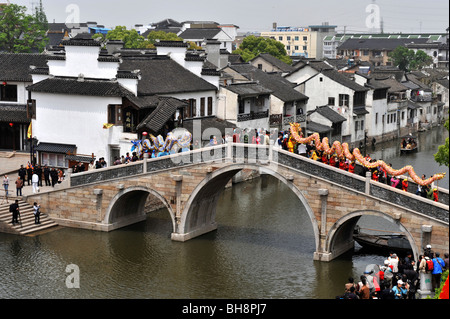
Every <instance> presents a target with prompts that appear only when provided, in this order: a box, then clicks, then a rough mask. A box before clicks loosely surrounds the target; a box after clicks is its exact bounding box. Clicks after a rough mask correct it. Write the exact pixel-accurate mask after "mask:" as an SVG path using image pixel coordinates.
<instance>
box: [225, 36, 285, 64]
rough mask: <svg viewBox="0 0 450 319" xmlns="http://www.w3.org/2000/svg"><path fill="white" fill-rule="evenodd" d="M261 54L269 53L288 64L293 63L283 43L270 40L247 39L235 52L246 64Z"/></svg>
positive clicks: (252, 37) (253, 37) (260, 38)
mask: <svg viewBox="0 0 450 319" xmlns="http://www.w3.org/2000/svg"><path fill="white" fill-rule="evenodd" d="M260 53H269V54H270V55H272V56H274V57H276V58H278V59H280V60H281V61H283V62H285V63H287V64H291V63H292V60H291V58H290V57H289V56H288V55H287V53H286V49H285V48H284V45H283V43H281V42H279V41H276V40H274V39H270V38H263V37H255V36H254V35H251V36H248V37H245V38H244V41H242V44H241V45H240V46H239V49H237V50H234V51H233V54H239V55H240V56H241V57H242V59H243V60H244V61H246V62H247V61H250V60H251V59H253V58H255V57H257V56H258V55H259V54H260Z"/></svg>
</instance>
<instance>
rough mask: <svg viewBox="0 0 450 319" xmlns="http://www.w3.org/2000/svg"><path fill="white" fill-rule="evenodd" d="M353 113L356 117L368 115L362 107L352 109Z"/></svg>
mask: <svg viewBox="0 0 450 319" xmlns="http://www.w3.org/2000/svg"><path fill="white" fill-rule="evenodd" d="M353 113H354V114H355V115H356V116H358V115H365V114H369V111H367V110H366V108H365V107H364V106H360V107H353Z"/></svg>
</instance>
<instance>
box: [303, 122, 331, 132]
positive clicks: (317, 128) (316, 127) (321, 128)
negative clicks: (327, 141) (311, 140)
mask: <svg viewBox="0 0 450 319" xmlns="http://www.w3.org/2000/svg"><path fill="white" fill-rule="evenodd" d="M306 130H307V131H310V132H314V133H319V134H320V133H328V132H331V131H332V130H333V129H332V128H331V127H329V126H326V125H323V124H319V123H316V122H313V121H308V122H307V123H306Z"/></svg>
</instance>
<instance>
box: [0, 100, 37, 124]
mask: <svg viewBox="0 0 450 319" xmlns="http://www.w3.org/2000/svg"><path fill="white" fill-rule="evenodd" d="M0 122H12V123H24V124H25V123H30V119H28V117H27V106H26V105H24V104H7V103H0Z"/></svg>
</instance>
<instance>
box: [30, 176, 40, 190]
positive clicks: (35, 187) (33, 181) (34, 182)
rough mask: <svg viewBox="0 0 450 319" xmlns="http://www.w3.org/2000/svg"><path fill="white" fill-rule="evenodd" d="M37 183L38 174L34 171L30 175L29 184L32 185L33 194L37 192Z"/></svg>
mask: <svg viewBox="0 0 450 319" xmlns="http://www.w3.org/2000/svg"><path fill="white" fill-rule="evenodd" d="M38 183H39V176H38V175H37V174H36V173H34V174H33V176H32V177H31V185H32V186H33V194H36V193H38V192H39V187H38Z"/></svg>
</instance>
